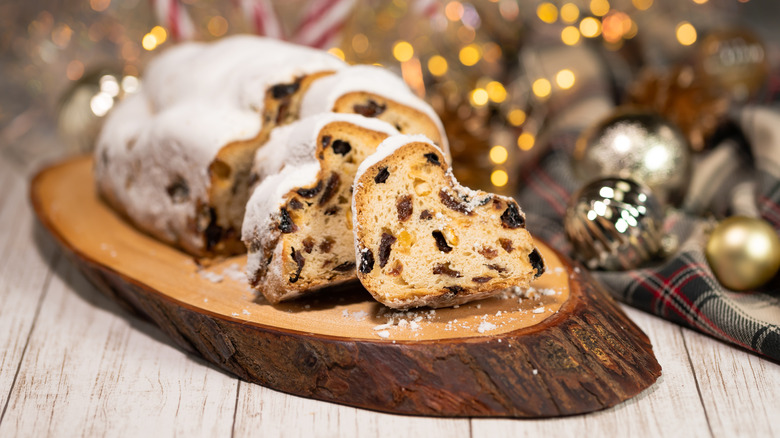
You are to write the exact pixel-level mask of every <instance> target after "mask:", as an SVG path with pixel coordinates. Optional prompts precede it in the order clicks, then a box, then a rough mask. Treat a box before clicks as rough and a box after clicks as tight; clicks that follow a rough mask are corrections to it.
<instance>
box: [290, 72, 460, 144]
mask: <svg viewBox="0 0 780 438" xmlns="http://www.w3.org/2000/svg"><path fill="white" fill-rule="evenodd" d="M353 92H367V93H374V94H377V95H379V96H382V97H385V98H387V99H389V100H393V101H395V102H397V103H399V104H402V105H406V106H408V107H410V108H413V109H415V110H417V111H420V112H422V113H423V114H425V115H427V116H428V117H429V118H430V119H431V120H432V121H433V122H434V123H435V124H436V126H437V127H438V129H439V133H440V137H441V139H442V143H443V144H442V145H441V149H442V150H443V151H444V152H445V154H444V155H445V156H446V157H449V143H448V141H447V135H446V133H445V132H444V125H443V124H442V122H441V119H439V116H438V115H437V114H436V112H435V111H434V110H433V108H431V106H430V105H428V104H427V103H426V102H425V101H424V100H422V99H420V98H419V97H417V96H416V95H415V94H414V93H413V92H412V90H411V89H409V86H407V85H406V83H405V82H404V81H403V79H401V78H400V77H398V76H397V75H395V74H393V73H392V72H390V71H389V70H386V69H384V68H382V67H378V66H373V65H354V66H350V67H348V68H345V69H342V70H339V71H338V72H337V73H336V74H334V75H331V76H328V77H327V78H323V79H322V80H319V81H317V82H316V83H314V84H312V86H311V87H310V88H309V90H308V91H307V92H306V95H305V96H304V98H303V104H302V105H301V117H306V116H308V115H312V114H317V113H322V112H330V111H333V106H334V105H335V103H336V101H337V100H338V99H339V98H340V97H341V96H344V95H346V94H349V93H353Z"/></svg>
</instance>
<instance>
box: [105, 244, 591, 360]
mask: <svg viewBox="0 0 780 438" xmlns="http://www.w3.org/2000/svg"><path fill="white" fill-rule="evenodd" d="M104 250H105V251H107V250H109V248H108V247H106V249H104ZM540 250H541V251H542V253H543V256H544V257H545V260H547V261H548V262H549V263H550V269H549V270H548V271H547V272H546V273H545V274H543V275H542V276H541V277H539V278H538V279H537V280H536V281H535V282H534V283H533V286H532V287H530V288H528V289H520V288H510V289H506V290H504V291H502V293H501V294H499V295H498V296H495V297H491V298H487V299H484V300H480V301H475V302H471V303H466V304H461V305H459V306H453V307H451V308H441V309H430V308H420V309H412V310H409V311H400V310H395V309H391V308H388V307H385V306H383V305H381V304H379V303H377V302H375V301H374V300H373V299H372V298H371V296H370V294H368V292H366V291H365V290H364V289H362V288H361V287H360V285H359V284H357V283H356V284H352V285H344V286H343V288H342V287H340V288H338V289H330V290H323V291H321V292H319V293H316V294H312V295H310V296H307V297H302V298H300V299H295V300H291V301H285V302H282V303H279V304H276V305H271V304H270V303H268V302H267V301H266V300H264V299H263V297H262V296H259V295H257V294H255V293H254V292H253V291H252V290H250V289H249V286H248V283H247V281H246V279H243V278H241V274H242V271H243V269H244V264H245V263H246V258H245V256H238V257H234V258H231V259H228V260H222V261H215V262H213V263H212V264H211V265H208V266H201V265H198V264H197V263H195V261H194V260H193V259H191V258H189V259H187V263H185V265H186V266H187V267H188V268H187V269H188V270H189V272H190V273H191V274H190V276H189V277H190V278H192V279H193V280H195V282H194V283H193V284H192V285H190V286H188V290H189V291H190V292H191V296H192V301H191V304H194V305H197V306H198V307H202V308H204V309H207V310H209V311H211V312H214V313H217V314H224V315H227V316H228V317H230V318H232V319H236V320H242V321H245V322H246V323H250V324H252V323H256V324H261V325H271V326H274V327H280V328H284V329H289V330H294V331H298V332H301V333H307V334H315V335H316V334H323V335H330V336H336V337H343V336H346V337H348V338H357V339H372V340H374V341H376V342H390V343H392V342H396V343H402V342H415V341H426V340H437V339H457V338H485V339H486V340H487V342H490V343H491V344H492V343H494V342H495V345H496V348H511V347H513V345H514V343H513V342H512V341H511V337H510V336H505V334H509V333H511V332H515V331H517V330H520V329H523V328H526V327H531V326H533V325H535V324H538V323H541V322H542V321H545V320H547V319H548V318H556V317H558V316H559V315H558V312H559V310H560V309H561V308H562V306H563V305H564V303H565V302H566V300H567V299H568V297H569V294H570V289H569V287H570V286H569V285H570V281H571V280H570V279H571V278H572V277H578V276H577V274H576V273H575V272H574V271H573V269H571V270H570V269H565V268H563V269H556V266H560V262H559V261H558V259H557V256H556V255H555V254H554V253H551V252H550V251H549V250H548V249H546V247H545V246H543V245H540ZM118 257H119V258H121V257H122V253H121V252H119V253H118Z"/></svg>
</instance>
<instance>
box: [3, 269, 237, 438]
mask: <svg viewBox="0 0 780 438" xmlns="http://www.w3.org/2000/svg"><path fill="white" fill-rule="evenodd" d="M166 339H167V338H166V337H165V336H164V335H163V334H162V333H161V332H159V331H158V330H157V329H156V328H154V327H153V326H151V325H150V324H148V323H146V322H142V321H139V320H138V319H136V318H134V317H132V316H130V315H129V314H128V313H126V312H125V311H124V310H122V309H121V308H119V307H118V306H117V305H116V304H114V303H113V302H111V301H110V300H108V299H106V298H104V297H103V296H102V295H101V294H100V293H99V292H97V290H95V289H94V288H93V287H92V286H91V285H90V284H89V283H87V281H86V280H85V279H84V278H83V277H82V275H81V274H80V273H78V272H77V271H75V269H74V268H73V267H72V265H71V264H70V263H68V262H67V261H66V260H65V259H63V260H62V263H58V264H57V267H56V275H55V276H54V277H53V279H52V282H51V284H50V286H49V289H48V291H47V296H46V300H45V302H44V303H43V306H42V308H41V310H40V314H39V316H38V319H37V321H36V325H35V329H34V330H33V332H32V334H31V337H30V340H29V345H28V348H27V351H26V354H25V355H24V358H23V360H22V362H21V369H20V371H19V374H18V377H17V381H16V384H15V385H14V387H13V389H12V392H11V397H10V401H9V403H8V409H7V412H6V414H5V417H4V418H3V422H2V424H0V436H9V437H10V436H36V437H41V436H74V435H83V436H139V437H141V436H174V435H178V436H187V437H192V436H228V435H229V434H230V432H231V429H232V425H233V414H234V410H235V401H236V391H237V386H238V381H237V379H235V378H234V377H232V376H228V375H226V374H224V373H222V372H219V371H216V370H215V369H213V368H212V367H210V366H208V365H206V364H205V363H204V362H203V361H201V360H198V359H196V358H194V357H192V356H190V355H188V354H186V353H184V352H182V351H181V350H179V349H177V348H175V347H174V346H173V345H172V344H169V343H168V342H167V340H166Z"/></svg>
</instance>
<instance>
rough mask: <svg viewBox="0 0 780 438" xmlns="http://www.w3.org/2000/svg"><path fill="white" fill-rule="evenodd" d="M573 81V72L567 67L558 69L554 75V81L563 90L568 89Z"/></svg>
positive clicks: (572, 84)
mask: <svg viewBox="0 0 780 438" xmlns="http://www.w3.org/2000/svg"><path fill="white" fill-rule="evenodd" d="M574 81H575V77H574V72H573V71H571V70H569V69H568V68H566V69H563V70H561V71H559V72H558V73H557V74H556V75H555V83H556V84H557V85H558V86H559V87H561V88H562V89H564V90H568V89H569V88H571V87H573V86H574Z"/></svg>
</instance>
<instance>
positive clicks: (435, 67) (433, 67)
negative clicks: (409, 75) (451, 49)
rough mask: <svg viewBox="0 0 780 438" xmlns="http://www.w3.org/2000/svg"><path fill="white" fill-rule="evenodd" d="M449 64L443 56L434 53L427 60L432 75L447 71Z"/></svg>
mask: <svg viewBox="0 0 780 438" xmlns="http://www.w3.org/2000/svg"><path fill="white" fill-rule="evenodd" d="M448 69H449V65H447V60H446V59H444V57H443V56H440V55H435V56H432V57H431V59H429V60H428V71H430V72H431V74H432V75H434V76H443V75H445V74H446V73H447V70H448Z"/></svg>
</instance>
